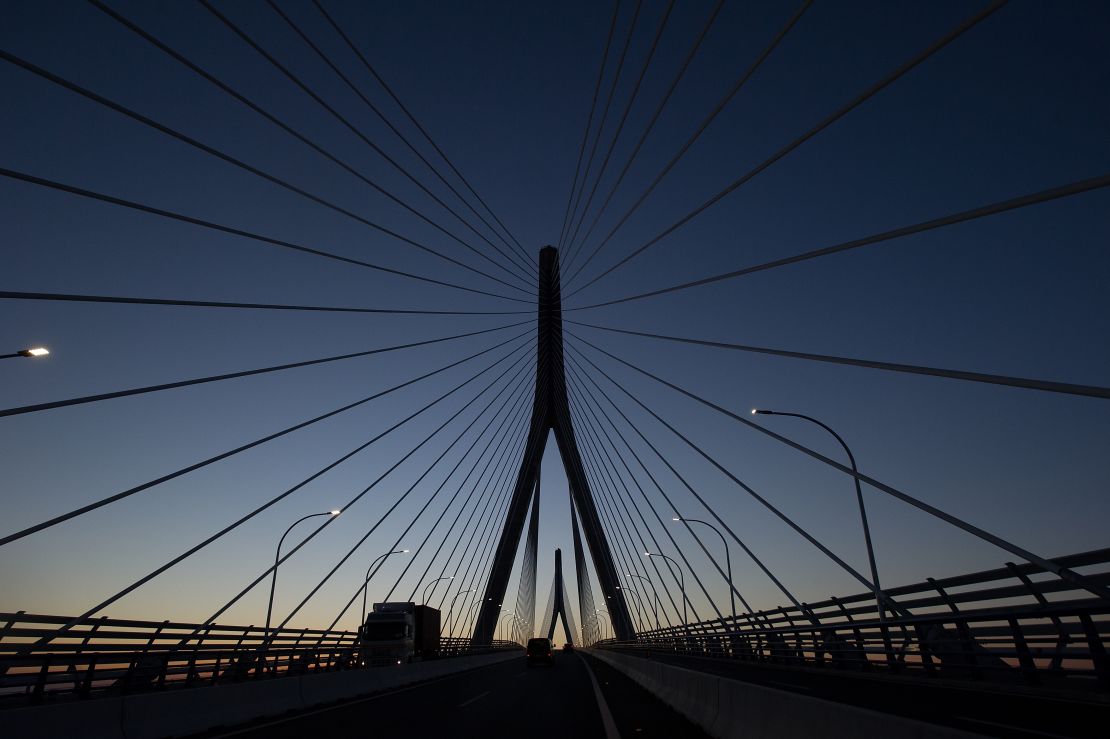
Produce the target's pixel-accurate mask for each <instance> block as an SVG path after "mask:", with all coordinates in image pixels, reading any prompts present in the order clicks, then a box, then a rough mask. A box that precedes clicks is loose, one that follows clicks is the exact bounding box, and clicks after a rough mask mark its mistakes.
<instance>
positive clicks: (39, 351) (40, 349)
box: [0, 346, 50, 359]
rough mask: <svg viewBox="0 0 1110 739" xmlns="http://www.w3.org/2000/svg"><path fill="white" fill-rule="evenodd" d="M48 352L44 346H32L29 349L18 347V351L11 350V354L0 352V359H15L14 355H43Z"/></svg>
mask: <svg viewBox="0 0 1110 739" xmlns="http://www.w3.org/2000/svg"><path fill="white" fill-rule="evenodd" d="M49 353H50V350H49V349H47V348H46V347H45V346H36V347H32V348H31V349H20V350H19V351H17V352H12V353H11V354H0V359H15V358H16V357H31V358H34V357H45V356H46V355H47V354H49Z"/></svg>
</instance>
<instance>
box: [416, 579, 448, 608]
mask: <svg viewBox="0 0 1110 739" xmlns="http://www.w3.org/2000/svg"><path fill="white" fill-rule="evenodd" d="M454 579H455V576H454V575H451V576H449V577H437V578H436V579H435V580H432V581H431V582H430V583H428V584H427V585H425V586H424V594H423V595H422V596H421V600H420V602H421V603H423V604H424V605H428V588H430V587H432V586H433V585H435V584H436V583H437V582H442V581H444V580H454Z"/></svg>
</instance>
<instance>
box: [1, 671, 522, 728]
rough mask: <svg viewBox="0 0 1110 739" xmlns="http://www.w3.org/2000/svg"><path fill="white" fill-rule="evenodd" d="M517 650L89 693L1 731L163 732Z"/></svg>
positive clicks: (291, 707)
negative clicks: (158, 688)
mask: <svg viewBox="0 0 1110 739" xmlns="http://www.w3.org/2000/svg"><path fill="white" fill-rule="evenodd" d="M520 657H521V653H520V652H517V651H507V652H492V653H490V654H479V655H475V656H472V657H452V658H450V659H443V660H435V661H431V662H417V663H414V664H411V665H401V666H398V667H396V668H394V667H380V668H374V669H369V670H349V671H345V672H322V673H318V674H314V675H303V676H300V677H283V678H276V679H273V680H257V681H250V682H243V683H232V684H228V685H216V686H212V687H200V688H190V689H179V690H166V691H163V692H156V693H137V694H135V695H128V696H122V697H120V696H116V697H110V698H92V699H89V700H78V701H73V702H70V703H58V704H54V705H44V706H32V707H28V708H14V709H11V710H7V711H4V712H3V713H0V736H4V737H8V736H11V737H20V739H38V738H39V737H42V738H43V739H46V738H47V737H49V738H50V739H55V738H56V737H82V739H162V738H163V737H174V736H185V735H188V734H196V733H199V732H201V731H206V730H208V729H213V728H216V727H219V726H229V727H230V726H235V725H237V724H243V723H246V722H248V721H253V720H255V719H260V718H266V717H275V716H280V715H282V714H284V713H287V712H290V711H300V710H304V709H308V708H312V707H314V706H319V705H324V704H328V703H335V702H338V701H342V700H349V699H351V698H356V697H359V696H364V695H370V694H372V693H377V692H381V691H383V690H390V689H393V688H399V687H402V686H405V685H411V684H415V683H420V682H424V681H426V680H432V679H435V678H438V677H444V676H446V675H451V674H454V673H457V672H464V671H466V670H470V669H474V668H477V667H485V666H486V665H491V664H495V663H497V662H504V661H507V660H510V659H520Z"/></svg>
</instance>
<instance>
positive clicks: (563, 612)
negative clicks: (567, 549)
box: [540, 549, 586, 644]
mask: <svg viewBox="0 0 1110 739" xmlns="http://www.w3.org/2000/svg"><path fill="white" fill-rule="evenodd" d="M560 616H562V617H563V635H564V636H565V637H566V642H567V643H568V644H574V643H575V639H574V632H575V631H576V630H577V629H575V628H574V621H572V620H571V617H570V612H569V611H568V610H567V588H566V585H565V584H564V583H563V550H561V549H556V550H555V579H554V580H553V581H552V583H551V595H550V596H549V597H548V599H547V608H546V609H545V610H544V617H543V628H542V629H540V633H541V634H543V635H544V636H546V637H547V638H548V639H553V638H554V637H555V622H556V621H557V620H558V619H559V617H560ZM582 618H583V619H585V618H586V614H584V613H583V614H582Z"/></svg>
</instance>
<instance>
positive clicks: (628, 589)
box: [617, 584, 647, 628]
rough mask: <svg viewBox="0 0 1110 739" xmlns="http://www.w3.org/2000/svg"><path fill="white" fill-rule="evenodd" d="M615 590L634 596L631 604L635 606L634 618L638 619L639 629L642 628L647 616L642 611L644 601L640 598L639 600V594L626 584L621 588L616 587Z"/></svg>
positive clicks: (619, 586) (620, 586)
mask: <svg viewBox="0 0 1110 739" xmlns="http://www.w3.org/2000/svg"><path fill="white" fill-rule="evenodd" d="M617 590H620V591H621V592H625V593H631V594H632V595H634V596H636V599H635V600H634V601H633V604H634V605H635V606H636V617H637V618H639V619H640V628H643V625H644V621H647V614H646V612H645V611H644V601H643V599H642V598H640V594H639V593H637V592H636V589H635V588H633V587H632V586H631V585H627V584H626V585H623V586H622V585H618V586H617Z"/></svg>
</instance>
